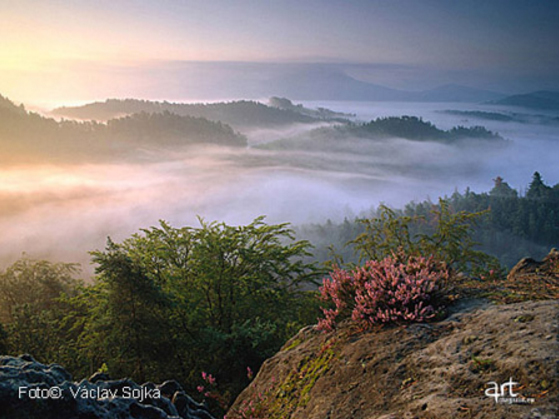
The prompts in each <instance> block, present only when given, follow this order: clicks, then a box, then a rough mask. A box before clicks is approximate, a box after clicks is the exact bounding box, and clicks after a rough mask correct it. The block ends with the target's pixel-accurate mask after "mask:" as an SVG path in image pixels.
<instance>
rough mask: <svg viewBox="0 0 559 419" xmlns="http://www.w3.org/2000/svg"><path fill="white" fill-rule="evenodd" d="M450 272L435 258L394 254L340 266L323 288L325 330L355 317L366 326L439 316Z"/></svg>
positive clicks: (321, 290) (422, 319) (416, 320)
mask: <svg viewBox="0 0 559 419" xmlns="http://www.w3.org/2000/svg"><path fill="white" fill-rule="evenodd" d="M448 278H449V272H448V269H447V267H446V266H445V265H444V264H441V263H440V262H437V261H436V260H435V259H434V258H433V257H429V258H425V257H422V256H405V255H404V254H403V253H399V254H393V255H392V256H388V257H386V258H384V259H382V260H380V261H376V260H370V261H368V262H366V263H365V265H364V266H362V267H357V268H355V269H353V270H352V271H349V272H348V271H345V270H342V269H339V268H335V269H334V271H333V272H332V273H331V274H330V278H325V279H324V281H323V285H322V286H321V287H320V294H321V300H322V301H324V302H326V303H330V305H333V308H322V311H323V313H324V318H323V319H320V320H319V323H318V327H319V329H321V330H326V331H328V330H332V329H333V328H334V327H335V324H336V321H338V320H343V319H346V318H351V319H352V320H353V321H354V322H356V323H358V324H359V325H360V326H361V327H363V328H364V329H367V328H370V327H372V326H374V325H377V324H383V323H399V322H421V321H425V320H428V319H431V318H433V317H434V316H435V315H436V314H437V313H438V311H439V310H440V309H441V308H442V307H443V305H444V291H445V289H446V287H447V282H448Z"/></svg>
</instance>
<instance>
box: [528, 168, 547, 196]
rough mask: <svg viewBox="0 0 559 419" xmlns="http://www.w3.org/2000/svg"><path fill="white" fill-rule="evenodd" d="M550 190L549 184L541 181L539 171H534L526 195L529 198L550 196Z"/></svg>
mask: <svg viewBox="0 0 559 419" xmlns="http://www.w3.org/2000/svg"><path fill="white" fill-rule="evenodd" d="M551 190H552V189H551V188H550V187H549V186H547V185H546V184H545V183H543V179H542V175H540V173H539V172H534V175H533V176H532V182H530V186H529V187H528V192H526V197H527V198H529V199H545V198H548V197H549V196H550V192H551Z"/></svg>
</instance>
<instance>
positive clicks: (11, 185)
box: [0, 102, 559, 275]
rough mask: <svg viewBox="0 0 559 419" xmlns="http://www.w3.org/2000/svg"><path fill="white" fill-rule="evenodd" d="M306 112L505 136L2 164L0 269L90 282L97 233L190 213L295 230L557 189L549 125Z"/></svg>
mask: <svg viewBox="0 0 559 419" xmlns="http://www.w3.org/2000/svg"><path fill="white" fill-rule="evenodd" d="M305 105H306V106H309V107H316V106H324V107H328V108H331V109H333V110H338V111H343V112H353V113H356V114H357V117H358V118H360V119H363V120H368V119H371V118H373V117H378V116H388V115H404V114H408V115H418V116H423V117H424V119H426V120H429V121H431V122H433V123H435V124H436V125H437V126H438V127H440V128H443V129H448V128H450V127H452V126H455V125H466V126H471V125H484V126H486V127H487V128H488V129H491V130H494V131H498V132H499V133H501V134H502V135H503V136H504V137H505V138H507V139H509V140H511V141H510V144H509V145H508V146H507V147H506V148H483V147H478V146H472V147H456V146H452V145H446V144H441V143H431V142H414V141H408V140H402V139H391V140H384V141H369V140H363V139H360V140H358V139H347V140H346V142H345V144H342V145H340V144H337V145H336V147H337V148H338V151H337V152H331V151H328V150H327V147H325V149H324V150H322V151H320V152H317V151H289V150H287V151H268V150H260V149H256V148H248V149H238V150H235V151H232V150H230V149H226V148H219V147H201V148H197V149H196V150H193V149H190V150H189V151H187V152H177V153H175V154H174V155H172V156H170V155H169V154H167V155H166V156H165V159H161V160H159V161H158V160H154V161H152V162H149V163H146V162H144V163H142V164H130V163H122V164H88V165H65V166H52V165H34V166H19V167H5V168H3V169H1V170H0V180H1V182H0V204H1V205H0V228H1V229H2V233H3V234H2V235H1V236H0V246H1V247H0V248H1V249H2V250H1V253H0V264H1V265H2V266H4V267H5V266H6V265H7V264H8V263H11V262H13V261H14V260H16V259H17V258H19V257H20V256H21V255H22V253H23V252H25V253H26V254H27V255H28V256H29V257H32V258H48V259H50V260H53V261H67V262H78V263H82V264H83V265H84V268H85V270H86V275H88V274H90V273H91V272H92V268H91V267H90V266H89V259H90V258H89V256H88V253H87V252H88V251H91V250H94V249H101V248H103V247H104V244H105V240H106V237H107V236H111V237H112V238H113V239H114V240H116V241H120V240H123V239H124V238H126V237H128V236H129V235H130V234H132V233H134V232H137V231H138V230H139V229H140V228H146V227H149V226H154V225H157V223H158V220H159V219H164V220H167V221H168V222H170V223H171V224H172V225H175V226H181V225H197V219H196V217H197V216H198V215H199V216H201V217H203V218H204V219H206V220H208V221H211V220H219V221H225V222H227V223H232V224H238V223H247V222H250V221H251V220H252V219H254V218H255V217H257V216H259V215H266V216H267V220H268V221H269V222H274V223H276V222H292V223H295V224H301V223H308V222H318V221H325V220H326V219H328V218H330V219H333V220H340V219H342V218H343V217H344V216H350V217H351V216H354V215H357V214H359V213H361V212H363V211H367V210H369V209H370V208H371V207H372V206H376V205H378V204H379V203H386V204H389V205H392V206H402V205H404V204H405V203H407V202H409V201H411V200H415V201H421V200H424V199H428V198H430V199H432V200H436V199H437V198H438V197H439V196H441V195H450V194H452V193H453V192H454V191H455V190H458V191H460V192H463V191H464V190H465V189H466V188H467V187H471V188H472V190H474V191H487V190H489V189H490V188H491V187H492V184H493V182H492V179H494V178H495V177H496V176H501V177H503V178H504V179H505V180H506V181H507V182H509V184H511V186H513V187H515V188H519V189H523V188H525V187H526V186H527V184H528V183H529V181H530V179H531V176H532V173H533V172H534V171H536V170H538V171H540V173H542V175H543V177H544V180H545V181H547V182H548V183H549V184H555V183H558V182H559V165H557V161H556V157H557V156H558V155H559V126H557V125H555V126H554V125H530V124H520V123H518V124H517V123H513V122H494V121H476V120H474V119H470V120H468V121H465V120H464V118H463V117H460V116H455V115H447V114H441V113H440V112H437V111H440V110H444V109H464V110H479V109H480V108H483V107H479V106H477V107H476V106H468V105H463V104H462V105H456V104H443V105H441V104H439V105H435V104H405V105H404V104H402V105H400V104H397V105H390V104H386V103H382V104H365V103H358V104H353V103H322V102H321V103H306V104H305ZM483 109H485V110H488V111H490V110H492V109H493V108H487V107H485V108H483ZM301 129H302V127H301V126H296V127H289V128H288V129H287V130H285V131H278V130H266V131H264V132H262V133H261V134H262V136H261V137H260V138H259V137H258V132H252V133H250V135H249V138H250V139H251V142H252V143H259V142H262V141H265V142H269V141H271V140H273V139H275V138H281V137H283V136H289V135H294V134H297V133H299V132H300V131H301ZM340 150H343V152H341V151H340Z"/></svg>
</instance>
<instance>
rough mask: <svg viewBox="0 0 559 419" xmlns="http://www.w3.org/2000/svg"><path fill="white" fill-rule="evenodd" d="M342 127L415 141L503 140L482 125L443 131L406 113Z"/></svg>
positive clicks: (353, 132) (366, 134)
mask: <svg viewBox="0 0 559 419" xmlns="http://www.w3.org/2000/svg"><path fill="white" fill-rule="evenodd" d="M344 129H346V130H347V131H348V132H350V133H351V134H355V135H358V136H362V137H369V138H378V137H398V138H405V139H407V140H415V141H458V140H464V139H482V140H503V137H501V136H500V135H499V134H496V133H494V132H492V131H489V130H487V129H486V128H485V127H482V126H475V127H463V126H457V127H454V128H452V129H450V130H447V131H445V130H442V129H440V128H437V127H436V126H435V125H433V124H432V123H431V122H428V121H424V120H423V119H422V118H418V117H416V116H406V115H405V116H401V117H395V116H390V117H387V118H377V119H375V120H373V121H371V122H369V123H366V124H362V125H350V126H348V127H346V128H344Z"/></svg>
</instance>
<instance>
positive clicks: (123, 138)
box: [0, 96, 246, 158]
mask: <svg viewBox="0 0 559 419" xmlns="http://www.w3.org/2000/svg"><path fill="white" fill-rule="evenodd" d="M192 144H217V145H228V146H245V145H246V138H244V137H243V136H241V135H240V134H238V133H236V132H234V131H233V129H232V128H231V127H230V126H228V125H225V124H223V123H221V122H213V121H208V120H207V119H204V118H197V117H191V116H179V115H174V114H171V113H169V112H163V113H155V114H148V113H145V112H142V113H137V114H133V115H130V116H126V117H123V118H116V119H111V120H109V121H107V123H106V124H102V123H97V122H76V121H67V120H62V121H56V120H54V119H52V118H45V117H43V116H41V115H38V114H36V113H32V112H27V111H26V110H25V108H24V107H23V106H16V105H14V104H13V103H12V102H11V101H9V100H8V99H6V98H4V97H2V96H0V151H2V152H5V153H9V154H10V155H11V157H12V158H17V156H18V155H21V156H26V157H30V156H34V157H40V156H42V157H47V156H50V157H62V158H72V157H76V158H77V157H79V156H89V157H94V156H111V157H115V156H118V155H119V154H125V155H129V154H130V153H131V152H132V151H134V150H135V149H137V148H140V147H141V148H145V147H147V148H150V147H153V148H161V147H168V146H169V147H171V146H172V147H180V146H186V145H192Z"/></svg>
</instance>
